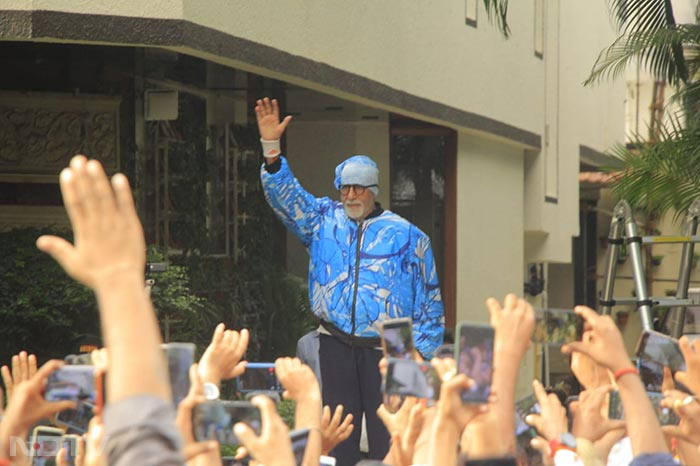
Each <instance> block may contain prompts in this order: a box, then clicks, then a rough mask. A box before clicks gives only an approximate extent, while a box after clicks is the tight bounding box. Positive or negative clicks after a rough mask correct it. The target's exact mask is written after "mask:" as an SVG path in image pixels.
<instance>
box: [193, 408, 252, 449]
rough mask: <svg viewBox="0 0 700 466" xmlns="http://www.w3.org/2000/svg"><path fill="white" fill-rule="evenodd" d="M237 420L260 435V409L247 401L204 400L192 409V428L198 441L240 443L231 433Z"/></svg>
mask: <svg viewBox="0 0 700 466" xmlns="http://www.w3.org/2000/svg"><path fill="white" fill-rule="evenodd" d="M237 422H245V423H246V424H248V425H249V426H250V427H251V428H252V429H253V431H254V432H255V433H256V434H257V435H260V427H261V420H260V410H259V409H258V407H257V406H255V405H254V404H253V403H251V402H249V401H223V400H215V401H206V402H204V403H200V404H198V405H197V406H195V408H194V410H192V428H193V431H194V437H195V439H196V440H197V441H198V442H202V441H205V440H218V442H219V444H220V445H229V446H238V445H240V442H239V441H238V439H237V438H236V436H235V434H234V433H233V426H234V425H235V424H236V423H237Z"/></svg>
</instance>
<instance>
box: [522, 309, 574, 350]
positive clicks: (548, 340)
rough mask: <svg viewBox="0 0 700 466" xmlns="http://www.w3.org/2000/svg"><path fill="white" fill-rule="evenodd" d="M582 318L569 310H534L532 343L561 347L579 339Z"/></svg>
mask: <svg viewBox="0 0 700 466" xmlns="http://www.w3.org/2000/svg"><path fill="white" fill-rule="evenodd" d="M582 334H583V318H582V317H581V316H580V315H578V314H576V313H575V312H574V311H572V310H569V309H535V328H534V330H533V331H532V338H531V340H532V341H533V342H534V343H544V344H548V345H557V346H561V345H564V344H566V343H571V342H572V341H577V340H580V339H581V335H582Z"/></svg>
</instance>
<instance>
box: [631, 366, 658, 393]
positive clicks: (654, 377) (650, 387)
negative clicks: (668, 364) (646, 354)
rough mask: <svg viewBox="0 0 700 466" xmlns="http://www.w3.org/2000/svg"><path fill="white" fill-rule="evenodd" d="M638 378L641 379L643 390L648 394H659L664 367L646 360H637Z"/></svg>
mask: <svg viewBox="0 0 700 466" xmlns="http://www.w3.org/2000/svg"><path fill="white" fill-rule="evenodd" d="M637 370H639V378H640V379H642V384H643V385H644V390H646V391H648V392H661V386H662V385H663V382H664V366H663V365H661V364H659V363H658V362H655V361H650V360H648V359H637Z"/></svg>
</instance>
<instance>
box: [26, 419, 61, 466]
mask: <svg viewBox="0 0 700 466" xmlns="http://www.w3.org/2000/svg"><path fill="white" fill-rule="evenodd" d="M62 437H63V431H62V430H61V429H56V428H55V427H46V426H37V427H35V428H34V430H33V431H32V436H31V438H30V440H29V463H30V464H31V465H32V466H55V465H56V456H57V455H58V451H59V450H60V449H61V447H62V446H63V444H62V442H61V439H62Z"/></svg>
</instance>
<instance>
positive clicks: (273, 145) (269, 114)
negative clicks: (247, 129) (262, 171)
mask: <svg viewBox="0 0 700 466" xmlns="http://www.w3.org/2000/svg"><path fill="white" fill-rule="evenodd" d="M255 117H256V119H257V120H258V131H260V142H261V143H262V145H263V156H264V157H265V164H266V165H272V164H273V163H275V161H276V160H277V158H278V157H279V156H280V154H281V149H280V138H281V137H282V134H284V130H285V129H287V125H288V124H289V122H290V121H292V116H291V115H288V116H286V117H284V120H282V122H280V108H279V104H278V103H277V99H272V100H270V99H269V98H268V97H265V98H263V99H261V100H258V101H257V104H256V105H255Z"/></svg>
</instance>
